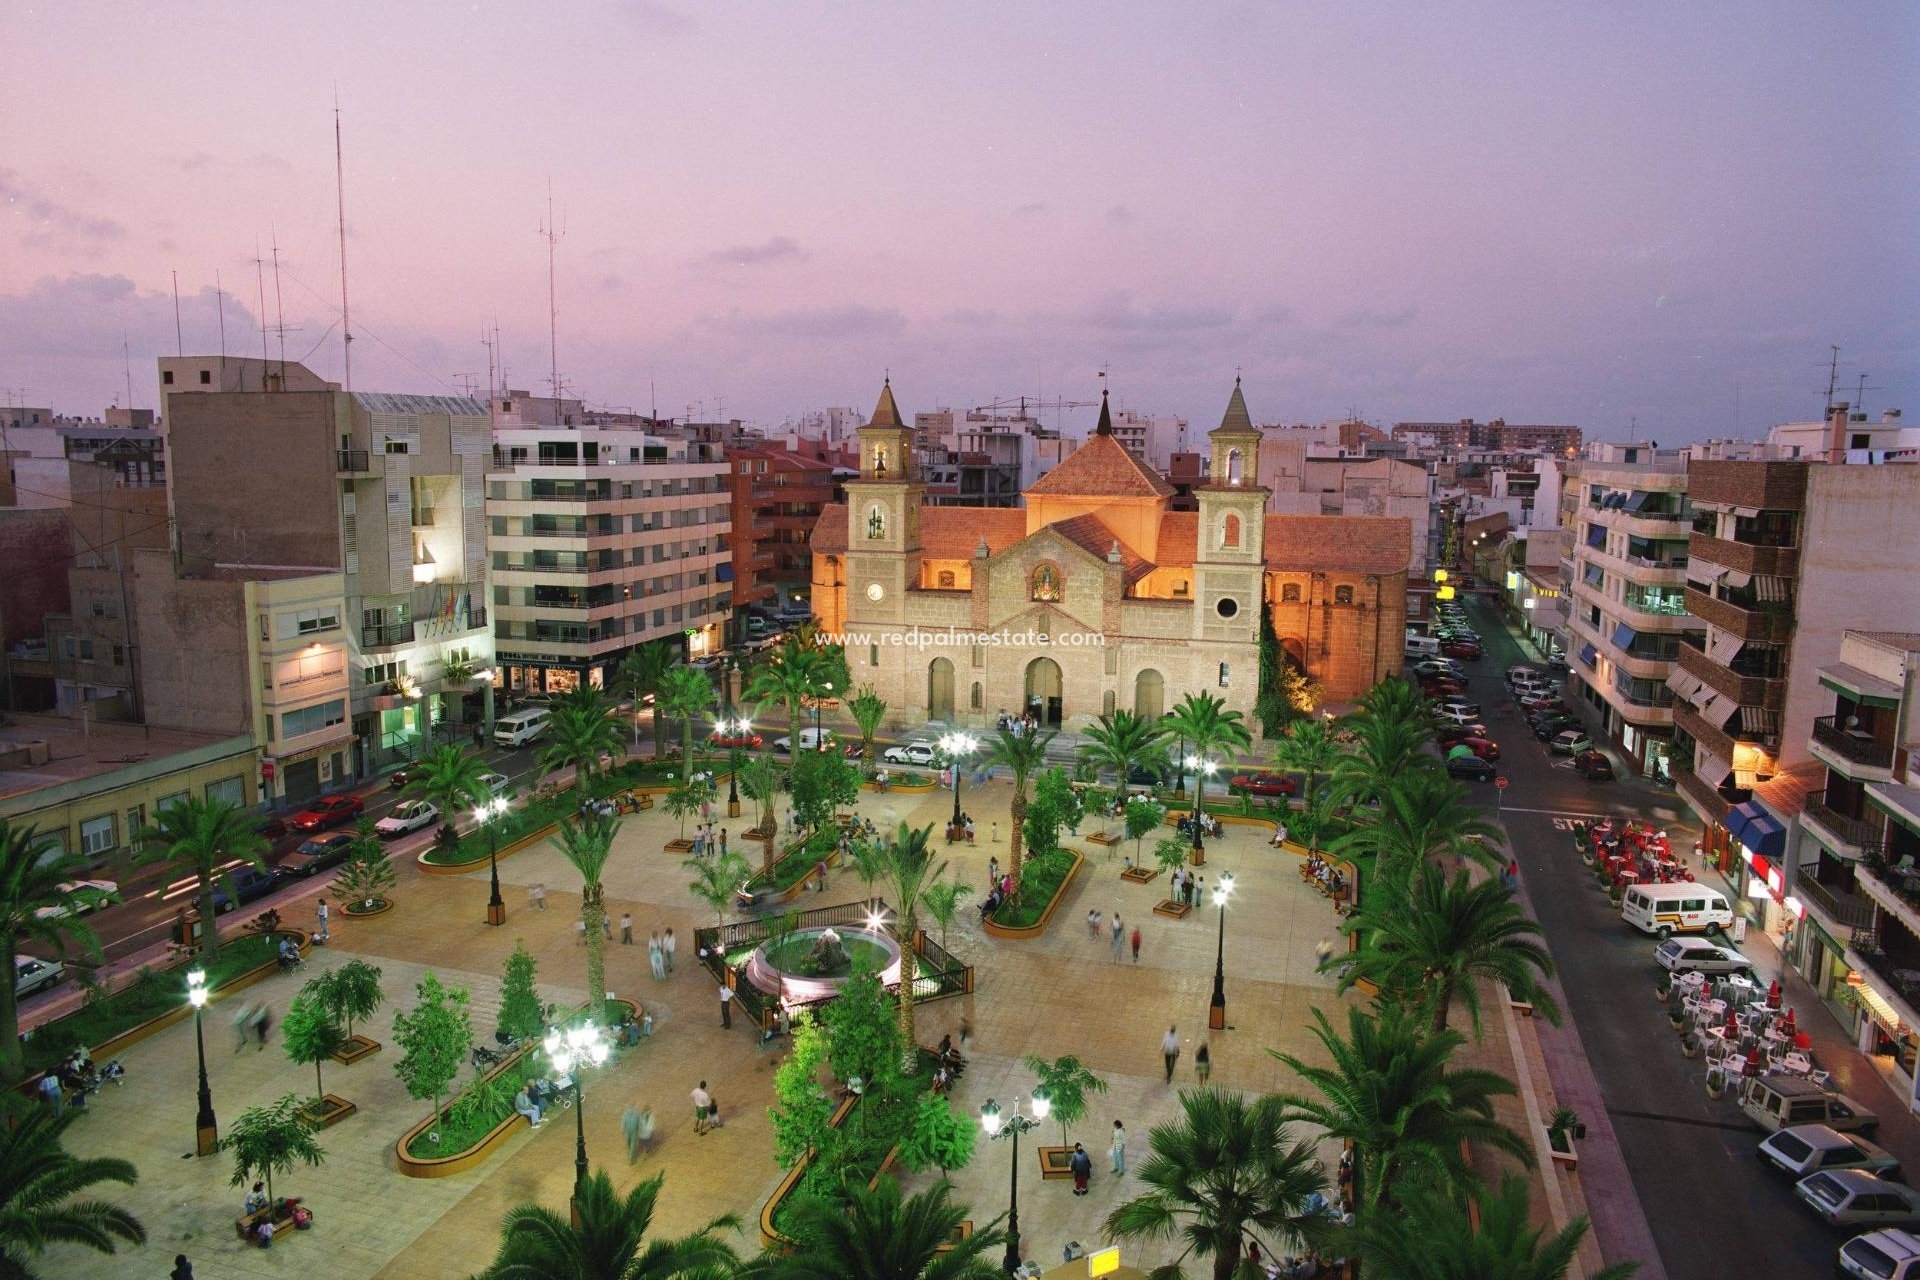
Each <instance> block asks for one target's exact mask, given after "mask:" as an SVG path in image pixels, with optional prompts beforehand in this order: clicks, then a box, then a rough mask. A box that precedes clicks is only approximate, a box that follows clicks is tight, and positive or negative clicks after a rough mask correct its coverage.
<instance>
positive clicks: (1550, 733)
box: [1527, 712, 1580, 742]
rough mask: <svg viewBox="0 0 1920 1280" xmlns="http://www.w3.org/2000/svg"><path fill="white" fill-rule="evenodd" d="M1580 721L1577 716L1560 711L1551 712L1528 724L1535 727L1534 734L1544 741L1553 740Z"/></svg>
mask: <svg viewBox="0 0 1920 1280" xmlns="http://www.w3.org/2000/svg"><path fill="white" fill-rule="evenodd" d="M1579 723H1580V721H1579V719H1578V718H1577V717H1575V716H1570V715H1566V714H1564V713H1560V712H1554V713H1550V714H1548V715H1544V716H1540V717H1538V718H1537V719H1533V720H1529V721H1527V724H1528V725H1529V726H1530V727H1531V728H1532V729H1533V736H1534V737H1536V738H1538V739H1539V740H1540V741H1542V742H1552V741H1553V740H1554V739H1555V738H1557V737H1559V736H1560V735H1561V734H1562V733H1565V732H1567V730H1568V729H1570V728H1571V727H1573V726H1574V725H1577V724H1579Z"/></svg>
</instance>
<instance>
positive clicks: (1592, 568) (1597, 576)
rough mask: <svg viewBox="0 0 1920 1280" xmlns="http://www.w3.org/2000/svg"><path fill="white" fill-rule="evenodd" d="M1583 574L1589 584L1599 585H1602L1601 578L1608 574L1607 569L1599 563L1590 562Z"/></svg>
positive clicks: (1591, 585) (1592, 585)
mask: <svg viewBox="0 0 1920 1280" xmlns="http://www.w3.org/2000/svg"><path fill="white" fill-rule="evenodd" d="M1581 576H1582V578H1583V579H1584V580H1585V581H1586V584H1587V585H1588V586H1590V587H1597V586H1599V585H1600V581H1601V579H1602V578H1604V577H1605V576H1606V570H1604V569H1602V568H1601V567H1600V566H1599V565H1597V564H1590V565H1588V566H1587V569H1586V572H1585V573H1584V574H1582V575H1581Z"/></svg>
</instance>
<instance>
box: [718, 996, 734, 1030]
mask: <svg viewBox="0 0 1920 1280" xmlns="http://www.w3.org/2000/svg"><path fill="white" fill-rule="evenodd" d="M720 1026H721V1028H722V1029H724V1030H728V1031H731V1030H732V1029H733V988H732V987H721V988H720Z"/></svg>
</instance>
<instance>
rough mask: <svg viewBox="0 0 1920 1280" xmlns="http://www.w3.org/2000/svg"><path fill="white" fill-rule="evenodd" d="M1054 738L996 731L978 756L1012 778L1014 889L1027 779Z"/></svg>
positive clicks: (1021, 850) (1044, 757) (1048, 733)
mask: <svg viewBox="0 0 1920 1280" xmlns="http://www.w3.org/2000/svg"><path fill="white" fill-rule="evenodd" d="M1054 736H1055V735H1054V733H1053V731H1052V730H1049V729H1043V730H1041V731H1039V732H1037V733H1014V732H1013V731H1012V730H1010V729H995V730H994V731H993V736H992V737H991V738H988V739H987V742H986V746H985V747H984V748H983V749H982V750H981V753H980V760H981V763H983V764H985V765H987V766H988V767H989V768H992V767H993V766H995V765H1005V766H1007V771H1008V772H1009V773H1011V774H1012V775H1013V819H1012V820H1013V836H1012V838H1011V841H1010V843H1011V846H1012V852H1011V853H1009V854H1008V855H1007V874H1008V875H1010V876H1012V877H1013V884H1014V888H1015V889H1018V888H1019V887H1020V872H1021V870H1022V868H1021V863H1022V862H1023V861H1024V858H1023V856H1022V855H1023V853H1024V851H1025V848H1026V835H1025V827H1026V823H1027V779H1029V778H1031V777H1032V776H1033V775H1034V773H1035V772H1036V771H1038V770H1039V769H1040V767H1041V766H1042V765H1044V764H1046V762H1047V744H1048V743H1049V742H1052V741H1053V739H1054Z"/></svg>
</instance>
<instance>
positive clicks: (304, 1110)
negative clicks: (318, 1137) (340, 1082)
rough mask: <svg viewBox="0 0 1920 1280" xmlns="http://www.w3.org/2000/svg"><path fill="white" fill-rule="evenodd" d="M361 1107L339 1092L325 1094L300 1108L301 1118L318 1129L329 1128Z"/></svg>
mask: <svg viewBox="0 0 1920 1280" xmlns="http://www.w3.org/2000/svg"><path fill="white" fill-rule="evenodd" d="M359 1109H360V1108H358V1107H356V1106H354V1105H353V1104H352V1103H351V1102H348V1101H347V1100H346V1099H345V1098H343V1097H341V1096H340V1095H339V1094H337V1093H329V1094H324V1095H322V1096H321V1097H318V1098H316V1099H314V1100H313V1101H312V1102H309V1103H308V1104H307V1105H306V1106H304V1107H301V1108H300V1118H301V1119H302V1120H305V1121H306V1122H307V1123H308V1124H310V1125H312V1126H313V1127H314V1128H316V1129H328V1128H331V1127H333V1126H334V1125H336V1124H339V1123H340V1122H341V1121H342V1120H345V1119H346V1118H347V1117H348V1116H350V1115H352V1114H353V1113H354V1112H356V1111H358V1110H359Z"/></svg>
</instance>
